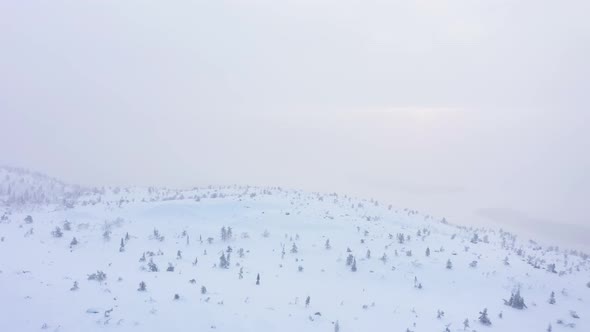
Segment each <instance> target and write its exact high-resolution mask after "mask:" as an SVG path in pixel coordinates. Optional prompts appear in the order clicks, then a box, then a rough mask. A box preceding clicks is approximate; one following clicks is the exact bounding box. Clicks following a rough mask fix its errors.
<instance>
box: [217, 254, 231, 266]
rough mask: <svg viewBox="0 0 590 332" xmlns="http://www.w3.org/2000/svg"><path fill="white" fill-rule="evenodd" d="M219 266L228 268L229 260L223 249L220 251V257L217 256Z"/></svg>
mask: <svg viewBox="0 0 590 332" xmlns="http://www.w3.org/2000/svg"><path fill="white" fill-rule="evenodd" d="M219 267H220V268H222V269H228V268H229V261H228V260H227V258H226V257H225V252H224V251H222V252H221V257H219Z"/></svg>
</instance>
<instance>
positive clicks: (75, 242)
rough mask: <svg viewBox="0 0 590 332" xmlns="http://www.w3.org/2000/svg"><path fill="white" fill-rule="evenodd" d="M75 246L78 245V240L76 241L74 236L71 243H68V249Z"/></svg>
mask: <svg viewBox="0 0 590 332" xmlns="http://www.w3.org/2000/svg"><path fill="white" fill-rule="evenodd" d="M76 245H78V240H76V237H75V236H74V238H73V239H72V242H70V247H73V246H76Z"/></svg>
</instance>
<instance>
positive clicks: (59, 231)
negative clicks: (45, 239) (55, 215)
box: [51, 226, 64, 237]
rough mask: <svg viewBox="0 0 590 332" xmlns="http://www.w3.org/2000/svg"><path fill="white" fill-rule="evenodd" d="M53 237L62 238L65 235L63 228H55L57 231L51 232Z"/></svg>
mask: <svg viewBox="0 0 590 332" xmlns="http://www.w3.org/2000/svg"><path fill="white" fill-rule="evenodd" d="M51 235H52V236H53V237H62V236H63V235H64V233H63V232H62V231H61V228H59V226H57V227H55V229H54V230H53V231H51Z"/></svg>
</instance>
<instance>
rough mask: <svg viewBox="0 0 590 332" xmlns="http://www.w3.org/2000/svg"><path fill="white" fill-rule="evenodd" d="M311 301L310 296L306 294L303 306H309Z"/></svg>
mask: <svg viewBox="0 0 590 332" xmlns="http://www.w3.org/2000/svg"><path fill="white" fill-rule="evenodd" d="M310 301H311V298H310V297H309V296H308V297H307V299H305V307H306V308H307V307H309V302H310Z"/></svg>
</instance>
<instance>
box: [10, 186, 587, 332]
mask: <svg viewBox="0 0 590 332" xmlns="http://www.w3.org/2000/svg"><path fill="white" fill-rule="evenodd" d="M71 203H72V204H67V205H64V204H62V203H59V199H55V200H51V202H44V203H42V204H41V203H38V204H28V205H24V206H23V205H16V204H5V205H4V207H2V208H1V209H0V215H1V214H4V216H3V217H2V221H0V237H1V238H2V241H1V242H0V294H1V296H0V312H2V316H1V317H2V318H1V319H0V331H39V330H50V331H98V330H101V331H102V330H113V331H206V330H214V331H258V332H260V331H334V324H335V322H336V321H338V323H339V326H340V331H406V330H407V329H409V330H410V331H416V332H418V331H444V330H445V328H446V327H447V326H448V328H449V330H450V331H463V321H464V320H465V319H468V320H469V325H470V327H469V328H468V330H477V331H546V329H547V327H548V325H549V324H551V325H552V328H553V331H566V330H567V331H569V330H572V331H590V323H588V315H589V314H590V306H589V305H588V304H587V303H586V302H587V301H588V298H589V297H590V288H589V287H587V285H586V284H587V283H588V282H590V269H589V258H588V256H587V255H585V254H583V253H580V252H577V251H568V250H564V249H563V248H556V247H549V246H543V245H540V244H537V243H535V242H530V241H520V240H519V238H518V237H516V236H515V235H513V234H509V233H506V232H502V231H500V230H494V229H473V228H468V227H461V226H456V225H452V224H449V223H446V222H441V220H442V218H434V217H432V216H429V215H425V214H422V213H420V212H418V211H413V210H409V209H404V208H403V207H393V208H391V209H389V208H388V205H387V204H383V203H377V202H375V201H372V200H364V199H358V198H352V197H347V196H342V195H336V194H319V193H306V192H301V191H297V190H285V189H281V188H256V187H209V188H194V189H190V190H171V189H166V188H105V189H101V190H94V191H85V192H84V193H80V194H79V195H77V196H76V197H75V198H74V199H73V200H72V202H71ZM2 211H3V212H2ZM27 215H31V216H32V217H33V223H26V222H25V221H24V219H25V217H26V216H27ZM65 220H68V221H69V222H70V223H71V230H65V229H64V221H65ZM56 227H60V228H61V230H62V232H63V236H62V237H60V238H55V237H53V236H52V234H51V232H52V231H53V230H54V229H55V228H56ZM222 227H226V228H227V227H231V229H232V234H233V237H232V238H231V239H229V240H227V241H223V240H222V239H221V238H220V232H221V228H222ZM30 229H33V232H32V234H30ZM107 229H108V230H110V240H107V239H105V238H104V237H103V233H104V232H105V230H107ZM154 229H157V230H158V231H159V233H160V234H161V235H162V236H164V239H163V241H159V240H157V239H154V238H153V236H151V235H153V231H154ZM265 231H268V233H269V235H268V237H265V236H263V234H264V233H265ZM365 231H367V233H366V234H367V235H365ZM418 231H420V236H419V235H418ZM184 232H186V234H187V235H188V237H189V242H188V243H187V238H186V236H184V235H183V233H184ZM127 233H128V234H129V236H130V238H129V240H128V241H125V250H124V251H123V252H120V250H119V249H120V242H121V239H122V238H125V235H126V234H127ZM399 233H403V234H404V239H406V240H405V241H404V243H399V241H398V238H397V234H399ZM475 233H477V234H478V237H479V241H478V242H476V243H472V242H471V239H472V238H473V235H474V234H475ZM486 235H487V238H488V243H486V242H484V241H483V238H484V236H486ZM407 236H409V237H410V239H409V240H407ZM73 237H76V239H77V240H78V244H77V245H76V246H73V247H70V242H71V240H72V238H73ZM209 237H211V238H213V239H214V240H213V243H212V244H209V243H208V241H207V238H209ZM200 238H201V239H202V241H200V240H199V239H200ZM327 239H329V240H330V244H331V249H326V248H325V242H326V240H327ZM363 242H364V243H363ZM293 243H295V244H296V246H297V248H298V252H297V253H291V251H290V250H291V247H292V245H293ZM228 246H230V247H231V248H232V252H231V255H230V256H231V258H230V267H229V268H228V269H222V268H219V267H218V264H219V258H220V256H221V252H222V251H223V250H226V249H227V248H228ZM283 246H284V248H285V254H284V257H282V256H283V255H282V250H283ZM466 247H468V248H467V249H466ZM240 248H243V249H244V252H245V255H244V257H243V258H240V257H239V255H238V250H239V249H240ZM348 248H350V250H351V254H352V255H354V256H355V258H356V261H357V269H358V270H357V271H356V272H352V271H351V269H350V266H347V265H346V257H347V256H348V254H349V253H348V252H347V249H348ZM426 248H430V256H428V257H427V256H426V255H425V251H426ZM441 248H443V250H441ZM368 249H370V250H371V258H370V259H367V258H366V252H367V250H368ZM519 249H521V250H522V255H521V256H519V255H518V254H517V252H518V250H519ZM178 250H180V251H181V252H182V258H181V259H177V251H178ZM149 251H151V252H154V253H155V254H156V255H155V256H153V257H152V259H153V261H154V262H155V263H156V264H157V266H158V268H159V271H158V272H148V271H147V270H145V267H146V266H147V262H148V261H149V260H150V257H149V256H148V257H147V261H146V262H139V259H140V257H141V256H142V254H143V253H145V252H149ZM205 251H206V254H205ZM396 251H397V255H396ZM407 251H411V256H408V255H407V254H406V252H407ZM158 253H161V254H158ZM384 253H385V254H386V255H387V257H388V260H387V261H386V262H383V261H382V260H380V257H382V256H383V254H384ZM505 257H508V260H509V265H505V263H504V259H505ZM195 258H198V264H197V265H196V266H194V265H193V262H194V260H195ZM449 259H450V260H451V262H452V266H453V267H452V269H447V268H446V263H447V260H449ZM474 260H476V261H478V263H477V266H476V267H470V266H469V264H470V263H471V262H472V261H474ZM168 263H172V264H173V265H174V267H175V269H174V272H167V271H166V268H167V266H168ZM551 263H555V264H556V270H557V272H558V273H552V272H549V271H547V266H548V265H549V264H551ZM299 266H302V267H303V271H301V272H300V271H299ZM240 268H243V272H244V274H243V279H240V278H239V271H240ZM97 271H103V272H104V273H106V275H107V279H106V280H105V281H103V282H98V281H95V280H88V275H89V274H91V273H96V272H97ZM258 274H260V280H261V282H260V285H256V276H257V275H258ZM191 279H195V280H196V282H195V283H191V282H189V281H190V280H191ZM415 279H417V283H419V284H421V285H422V288H421V289H419V288H417V287H415V285H417V283H416V282H415ZM75 281H77V282H78V286H79V289H78V290H76V291H71V290H70V289H71V288H72V286H73V284H74V282H75ZM141 281H144V282H145V283H146V285H147V291H145V292H140V291H138V287H139V283H140V282H141ZM202 286H205V287H206V288H207V293H206V294H201V287H202ZM517 288H520V292H521V294H522V296H523V297H524V299H525V302H526V304H527V308H526V309H524V310H517V309H514V308H511V307H508V306H506V305H505V304H504V301H503V299H508V298H509V297H510V294H511V292H512V291H514V290H516V289H517ZM552 291H554V292H555V297H556V303H555V304H549V303H548V300H549V297H550V294H551V292H552ZM175 294H179V296H180V298H179V299H178V300H175V299H174V295H175ZM307 296H310V299H311V301H310V305H309V306H308V307H306V305H305V300H306V298H307ZM484 308H487V309H488V314H489V317H490V320H491V321H492V325H490V326H484V325H482V324H481V323H480V322H479V321H478V320H477V318H478V317H479V312H480V311H482V310H483V309H484ZM438 310H442V311H444V315H443V316H442V317H441V318H440V319H439V318H437V311H438ZM571 311H575V312H576V313H577V315H579V317H580V318H574V317H572V316H573V315H572V314H571V313H570V312H571ZM316 313H320V314H321V315H316ZM500 313H501V314H502V318H500V317H499V316H498V315H499V314H500ZM558 320H562V321H563V322H564V323H563V324H559V323H558ZM569 323H574V324H575V326H574V327H573V328H570V327H566V324H569Z"/></svg>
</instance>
